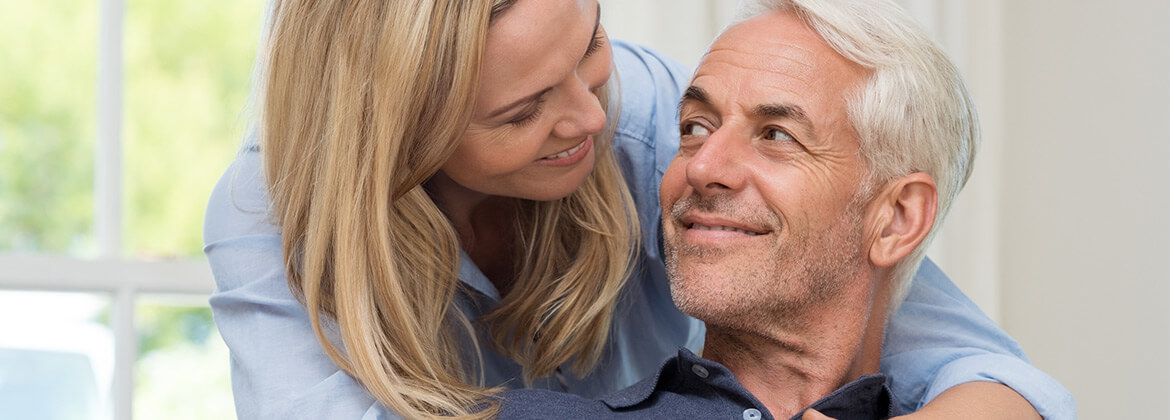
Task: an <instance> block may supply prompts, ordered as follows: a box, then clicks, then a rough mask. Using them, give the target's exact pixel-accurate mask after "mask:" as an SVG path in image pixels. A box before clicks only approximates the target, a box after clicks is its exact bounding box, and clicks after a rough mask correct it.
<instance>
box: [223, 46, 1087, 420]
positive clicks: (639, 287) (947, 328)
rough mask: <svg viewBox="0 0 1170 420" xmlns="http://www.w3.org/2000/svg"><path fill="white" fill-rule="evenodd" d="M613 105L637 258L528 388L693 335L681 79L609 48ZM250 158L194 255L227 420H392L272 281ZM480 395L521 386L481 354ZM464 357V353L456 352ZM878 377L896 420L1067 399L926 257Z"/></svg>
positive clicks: (491, 300)
mask: <svg viewBox="0 0 1170 420" xmlns="http://www.w3.org/2000/svg"><path fill="white" fill-rule="evenodd" d="M613 49H614V62H615V66H616V67H617V76H618V78H619V82H620V83H621V99H620V102H621V107H620V118H619V122H618V127H617V133H616V135H615V139H614V148H615V150H616V153H617V156H618V161H619V164H620V165H621V167H622V170H623V172H624V174H625V176H626V181H627V182H628V183H629V186H630V191H631V193H632V194H633V197H634V200H635V203H636V205H637V208H638V215H639V217H640V221H641V224H642V227H643V232H642V235H643V244H644V249H643V252H642V253H641V256H640V260H639V261H638V265H637V267H636V270H635V271H634V276H633V277H632V278H631V279H630V281H629V282H628V286H627V290H626V291H625V293H624V295H623V297H622V299H621V300H620V301H619V304H618V307H617V308H616V315H615V317H614V319H615V323H614V326H613V333H612V335H611V338H612V339H611V341H610V343H609V344H608V348H607V351H606V352H605V355H604V356H603V358H602V360H601V361H600V363H599V365H598V366H597V368H596V369H595V370H594V371H593V372H592V373H591V374H589V375H587V376H586V377H584V378H578V377H575V376H573V375H571V374H568V373H567V372H569V370H568V369H563V371H564V372H565V373H563V374H561V375H557V376H555V377H549V378H542V379H540V380H537V381H536V383H535V384H533V387H535V388H541V389H550V390H555V391H566V392H570V393H574V394H577V395H581V396H584V397H588V398H595V397H598V396H602V395H606V394H609V393H612V392H614V391H617V390H619V389H622V388H624V387H627V386H630V385H632V384H634V383H637V382H638V381H640V380H642V379H643V378H646V377H649V376H650V375H653V374H654V373H655V372H656V371H657V369H658V368H659V367H660V366H661V364H662V363H663V361H664V360H667V359H668V358H670V357H672V356H673V355H674V354H675V353H676V350H677V349H678V348H679V347H686V348H690V349H693V350H698V349H700V348H701V346H702V340H703V334H704V331H705V330H704V327H703V325H702V323H701V322H698V321H696V320H694V319H691V318H690V317H687V316H686V315H683V314H682V313H680V312H679V311H678V309H676V308H675V307H674V304H673V302H672V300H671V298H670V289H669V284H668V282H667V280H666V271H665V265H664V263H663V257H662V252H661V240H660V237H659V236H660V233H659V232H660V230H659V227H660V224H661V222H660V220H659V218H660V215H661V211H660V209H659V205H658V184H659V182H660V181H661V180H662V174H663V173H664V172H665V171H666V167H667V166H668V165H669V164H670V161H671V159H672V158H673V156H674V154H675V151H676V150H677V147H678V128H677V124H678V118H677V104H678V100H679V98H680V97H681V94H682V91H683V89H684V88H685V86H686V84H687V83H688V81H689V77H690V74H691V73H690V71H689V70H687V69H685V68H684V67H682V66H681V65H679V64H678V63H677V62H675V61H673V60H671V59H669V58H667V57H665V56H663V55H661V54H659V53H656V52H653V51H650V50H647V49H645V48H642V47H639V46H635V45H631V44H626V43H622V42H620V41H615V42H614V47H613ZM268 206H269V201H268V198H267V195H266V192H265V186H264V181H263V174H262V165H261V154H260V153H259V150H258V149H257V148H256V147H255V146H254V144H253V143H252V142H250V143H249V144H247V145H245V147H244V148H243V149H242V151H241V153H240V154H239V156H237V158H236V160H235V161H234V162H233V163H232V165H231V167H229V168H228V170H227V172H226V173H225V174H224V175H223V177H222V178H221V179H220V181H219V183H218V184H217V185H216V187H215V190H214V191H213V193H212V196H211V198H210V201H209V203H208V207H207V214H206V217H205V226H204V243H205V247H204V252H205V253H206V254H207V258H208V261H209V262H210V264H211V269H212V273H213V275H214V276H215V281H216V290H215V292H214V293H213V294H212V296H211V299H210V303H211V308H212V311H213V313H214V315H215V320H216V324H217V326H218V327H219V330H220V334H221V335H222V336H223V339H224V341H225V342H226V343H227V345H228V348H229V349H230V350H231V356H232V357H231V365H232V389H233V393H234V396H235V402H236V411H237V413H238V415H239V417H240V418H244V419H255V418H263V419H268V418H281V419H289V418H305V419H320V418H331V419H343V418H354V419H357V418H362V419H375V418H396V417H397V416H395V415H394V414H393V413H392V412H389V411H388V410H387V409H386V408H385V407H383V406H382V405H381V404H378V403H376V402H375V401H374V399H373V397H371V396H370V395H369V394H368V393H367V392H366V391H365V390H364V389H363V388H362V387H361V386H360V385H359V384H358V383H357V382H356V381H355V380H354V379H353V378H352V377H350V376H349V375H347V374H346V373H345V372H343V371H341V369H339V368H338V367H337V366H336V365H335V364H334V363H333V362H332V361H331V360H330V359H329V357H328V356H326V355H325V353H324V352H323V350H322V348H321V346H320V345H319V344H318V342H317V339H316V337H315V335H314V334H313V331H312V327H311V326H310V324H309V318H308V313H307V312H306V310H305V308H304V307H303V306H302V305H301V304H300V303H299V302H297V301H296V299H295V298H293V296H292V294H291V292H290V291H289V289H288V285H287V281H286V278H285V274H284V264H283V259H282V257H281V249H280V243H281V241H280V229H279V228H278V227H276V226H275V225H273V223H272V221H271V218H270V217H269V213H268ZM459 268H460V274H459V278H460V280H461V281H462V282H463V283H465V284H466V285H467V286H469V289H470V290H471V291H470V292H468V293H466V294H463V295H461V296H459V298H458V299H459V300H458V304H459V308H460V309H461V310H462V311H464V313H466V314H467V315H468V316H469V317H470V318H472V319H474V318H475V317H476V316H477V315H479V314H480V313H481V311H488V310H490V309H491V308H492V307H494V305H496V304H497V303H498V301H499V293H498V291H497V290H496V289H495V287H494V286H493V285H492V283H491V282H490V281H488V280H487V278H486V277H485V276H484V275H483V274H482V273H481V272H480V271H479V269H478V268H477V267H476V266H475V265H474V264H473V263H472V262H471V261H470V260H469V259H468V258H467V256H466V255H463V256H462V257H461V260H460V267H459ZM481 350H482V351H483V355H484V356H483V357H484V366H483V369H484V375H485V383H486V384H487V385H502V386H505V387H511V388H516V387H520V386H521V381H520V380H519V379H518V378H519V377H520V368H519V366H517V365H516V364H515V363H514V362H513V361H511V360H509V359H508V358H506V357H503V356H502V355H499V354H498V353H495V352H493V351H491V350H490V349H486V348H484V349H481ZM467 354H468V357H469V358H473V357H474V354H475V351H474V349H467ZM882 371H883V372H887V373H889V374H890V375H891V379H890V383H891V386H892V388H893V391H894V394H895V395H899V396H900V397H901V398H902V402H903V403H904V406H902V407H901V409H902V410H903V411H910V410H914V409H917V408H918V407H920V406H921V405H923V404H925V402H926V401H929V400H930V399H932V398H934V397H935V396H937V395H938V394H939V393H941V392H942V391H944V390H946V389H947V388H949V387H950V386H953V385H955V384H958V383H963V382H968V381H977V380H990V381H999V382H1004V383H1007V384H1008V385H1010V386H1011V387H1012V388H1014V389H1015V390H1017V391H1018V392H1020V393H1021V394H1023V395H1024V397H1026V398H1027V399H1028V400H1029V401H1030V402H1032V404H1033V405H1034V406H1036V407H1037V408H1038V409H1039V410H1040V413H1041V414H1043V415H1044V416H1045V417H1046V418H1073V417H1075V413H1074V411H1073V405H1072V397H1071V396H1070V395H1069V394H1068V392H1067V391H1066V390H1065V389H1064V388H1063V387H1061V386H1060V384H1058V383H1056V382H1055V381H1054V380H1052V379H1051V378H1050V377H1048V376H1047V375H1045V374H1044V373H1043V372H1040V371H1039V370H1037V369H1036V368H1034V367H1032V366H1031V365H1030V364H1029V363H1028V361H1027V359H1026V358H1025V356H1024V354H1023V352H1022V351H1021V350H1020V348H1019V346H1018V345H1017V344H1016V342H1015V341H1014V340H1012V339H1011V337H1009V336H1007V334H1005V333H1004V332H1003V331H1002V330H1001V329H999V327H998V326H996V325H995V324H994V323H993V322H992V321H991V320H990V319H989V318H987V317H986V316H985V315H984V314H983V313H982V312H980V311H979V309H978V308H977V307H976V306H975V305H974V304H973V303H971V301H970V300H969V299H967V297H966V296H964V295H963V294H962V292H960V291H959V290H958V289H957V288H956V287H955V286H954V285H953V284H952V283H951V282H950V280H949V279H947V277H946V275H944V274H943V273H942V272H941V271H939V270H938V269H937V267H935V266H934V265H933V264H932V263H930V262H929V261H927V262H925V263H924V264H923V268H922V269H921V270H919V273H918V275H917V276H916V277H915V280H914V285H913V286H912V287H911V291H910V295H909V297H908V299H907V301H906V302H905V303H904V304H903V305H902V308H901V310H900V311H899V312H898V313H897V314H896V315H895V316H894V317H893V319H892V320H891V321H890V326H889V327H887V339H886V347H885V350H884V352H883V360H882Z"/></svg>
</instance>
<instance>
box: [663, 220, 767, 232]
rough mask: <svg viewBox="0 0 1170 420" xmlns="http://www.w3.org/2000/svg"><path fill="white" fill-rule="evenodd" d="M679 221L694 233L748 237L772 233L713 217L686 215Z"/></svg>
mask: <svg viewBox="0 0 1170 420" xmlns="http://www.w3.org/2000/svg"><path fill="white" fill-rule="evenodd" d="M679 221H680V222H681V223H682V225H683V226H684V227H686V228H687V229H689V230H694V231H706V232H732V233H739V234H743V235H748V236H760V235H766V234H768V233H769V232H770V231H769V230H767V229H763V228H760V227H755V226H750V225H748V224H745V223H740V222H736V221H732V220H725V219H722V218H718V217H712V216H696V215H684V216H683V217H682V218H681V219H680V220H679Z"/></svg>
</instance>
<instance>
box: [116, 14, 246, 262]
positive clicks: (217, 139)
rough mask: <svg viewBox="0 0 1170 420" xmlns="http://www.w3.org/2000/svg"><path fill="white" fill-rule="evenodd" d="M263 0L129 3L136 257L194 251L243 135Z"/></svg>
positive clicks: (131, 231) (130, 183) (128, 153)
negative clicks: (208, 208)
mask: <svg viewBox="0 0 1170 420" xmlns="http://www.w3.org/2000/svg"><path fill="white" fill-rule="evenodd" d="M262 12H263V1H262V0H250V1H227V0H222V1H195V0H185V1H157V0H130V1H128V2H127V15H126V34H125V40H126V45H125V60H126V97H125V98H126V99H125V100H126V125H125V162H126V167H125V174H124V175H125V181H126V186H127V187H126V197H125V201H124V203H125V209H126V213H125V217H126V221H127V222H126V226H127V229H126V246H127V248H128V249H127V251H129V252H130V253H131V254H132V255H135V256H196V255H200V254H201V249H202V243H203V240H202V226H203V211H204V208H205V206H206V203H207V197H208V195H210V193H211V189H212V187H213V186H214V185H215V181H216V180H217V179H218V178H219V176H220V174H221V173H222V172H223V170H224V169H225V168H226V167H227V165H228V163H229V162H230V161H231V158H232V157H233V156H234V154H235V153H234V152H235V150H236V148H237V147H238V146H239V144H240V138H241V137H240V136H241V131H242V130H241V127H242V125H243V121H241V118H240V115H242V114H241V111H242V110H243V107H244V104H245V101H246V99H247V95H248V89H249V78H250V75H251V66H252V62H253V59H254V57H255V54H256V45H257V42H258V39H259V38H260V29H261V14H262Z"/></svg>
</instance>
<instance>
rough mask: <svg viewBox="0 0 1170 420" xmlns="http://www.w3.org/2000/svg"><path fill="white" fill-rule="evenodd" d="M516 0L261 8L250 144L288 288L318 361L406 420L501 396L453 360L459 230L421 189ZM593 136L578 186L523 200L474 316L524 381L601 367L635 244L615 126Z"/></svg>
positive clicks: (463, 412)
mask: <svg viewBox="0 0 1170 420" xmlns="http://www.w3.org/2000/svg"><path fill="white" fill-rule="evenodd" d="M514 1H515V0H494V1H491V2H487V1H479V0H464V1H436V0H403V1H396V2H392V3H391V2H384V1H360V0H358V1H329V0H324V1H314V2H306V1H295V0H276V2H275V5H274V6H273V9H272V11H271V13H272V15H271V21H270V22H271V32H270V33H269V34H268V35H267V38H266V39H267V42H266V47H265V56H263V57H262V58H263V60H264V62H263V63H264V64H263V65H262V66H261V71H262V72H263V74H262V75H261V78H262V80H264V81H265V85H264V91H263V93H262V95H261V96H262V99H260V101H261V113H260V120H261V123H260V137H261V138H262V142H263V143H262V145H261V148H262V150H263V153H264V161H265V171H266V175H267V180H268V186H269V193H270V194H271V197H272V203H273V214H274V217H275V218H276V222H277V223H278V224H279V226H280V227H281V229H282V235H283V243H282V248H283V250H284V254H285V271H286V272H287V274H288V281H289V286H290V288H291V289H292V290H293V291H294V294H295V295H297V297H298V298H299V299H301V301H302V302H303V303H304V304H305V306H306V307H307V309H308V312H309V315H310V320H311V322H312V324H313V329H314V331H315V332H316V334H317V337H318V340H319V341H320V342H321V344H322V346H323V347H324V349H325V351H326V352H327V353H328V354H329V356H330V357H331V358H332V359H333V360H334V361H335V362H336V363H337V365H338V366H339V367H341V368H342V369H343V370H345V371H346V372H347V373H349V374H350V375H351V376H353V377H354V378H356V379H357V380H358V381H359V382H360V383H361V384H362V385H363V386H364V387H365V388H366V389H367V390H368V391H369V392H370V394H372V395H373V396H374V397H375V398H376V399H377V400H378V401H379V402H381V403H382V404H384V405H385V406H387V407H388V408H390V409H391V410H393V411H395V412H396V413H398V414H399V415H401V416H403V417H406V418H428V417H444V416H454V417H462V416H469V417H477V418H482V417H488V416H491V415H492V414H494V406H493V405H492V404H491V402H490V400H488V399H485V398H486V397H487V396H489V395H491V393H493V392H495V391H496V390H494V389H486V390H485V389H482V388H481V385H482V378H477V376H476V375H475V374H474V372H476V371H477V370H476V369H475V367H476V366H474V364H468V363H465V362H466V361H467V360H472V361H475V360H477V358H476V357H475V356H473V355H468V354H465V351H464V350H463V349H464V348H466V347H470V348H474V349H479V343H478V340H476V333H475V332H474V329H473V328H472V325H471V322H472V321H471V320H468V319H466V317H464V316H463V314H462V313H461V312H460V311H459V309H458V308H457V307H455V305H454V300H455V297H456V293H457V288H458V287H459V284H460V282H459V279H458V264H459V241H458V239H457V236H456V234H455V230H454V228H453V227H452V225H451V223H450V221H449V220H448V219H447V218H446V217H445V216H444V215H443V213H442V211H440V209H439V208H438V207H437V206H436V204H435V202H434V201H433V200H432V199H431V197H430V196H429V195H428V194H427V192H426V191H425V190H424V188H423V187H422V184H423V183H424V182H425V181H426V180H427V179H429V178H430V177H431V176H432V175H434V174H435V173H436V172H437V171H438V170H439V168H440V166H441V165H443V163H444V162H446V161H447V159H448V158H449V157H450V156H451V154H452V152H453V150H454V148H455V147H456V145H457V144H458V142H459V140H460V139H461V137H462V136H463V134H464V131H465V129H466V127H467V125H468V122H469V120H470V115H471V113H472V109H473V107H474V105H475V103H474V102H475V92H477V91H478V83H479V69H480V62H481V59H482V53H483V49H484V42H485V41H484V40H485V38H486V34H487V30H488V26H489V24H490V22H491V19H492V17H494V16H495V15H497V14H499V13H501V12H503V11H504V10H505V9H507V8H508V7H509V6H511V4H512V3H514ZM603 90H605V89H603ZM601 96H602V98H601V101H602V103H603V104H605V103H606V96H605V95H601ZM596 141H597V147H596V149H595V150H596V151H597V164H596V166H595V168H594V170H593V172H592V173H591V175H590V176H589V177H588V178H587V180H586V181H585V183H584V185H582V186H581V187H580V188H578V189H577V191H575V192H574V193H573V194H571V195H570V196H568V197H566V198H563V199H561V200H557V201H552V202H531V201H523V200H518V201H519V205H518V207H519V208H520V209H521V210H520V211H519V212H518V213H517V215H516V220H517V226H519V228H518V232H517V233H518V234H517V236H518V237H519V238H521V244H520V246H518V247H517V248H518V249H519V251H518V252H519V254H520V255H517V258H518V260H517V261H519V262H520V264H519V265H518V268H519V269H518V270H517V271H518V273H519V276H518V278H517V279H516V280H515V286H514V288H513V290H512V291H511V292H510V293H509V294H507V295H506V296H504V298H503V300H502V302H501V303H500V305H499V307H498V308H496V309H495V310H493V311H492V312H491V313H489V314H488V315H487V316H485V317H484V318H483V319H482V320H478V322H484V323H487V325H488V327H489V330H490V331H491V336H492V337H493V342H494V343H496V345H498V346H499V347H500V350H501V352H502V353H503V354H505V355H507V356H509V357H512V358H513V359H515V360H516V361H517V362H518V363H520V364H521V365H522V366H523V367H524V375H525V379H526V380H531V379H532V378H535V377H540V376H546V375H548V374H550V373H552V372H553V371H555V370H556V369H557V367H558V366H560V365H561V364H564V363H566V362H569V361H572V362H573V367H574V368H575V370H576V371H577V372H579V373H582V374H583V373H585V372H587V371H588V370H590V369H591V368H592V367H593V366H594V365H595V364H596V362H597V360H598V358H599V357H600V355H601V353H602V350H603V348H604V345H605V343H606V341H607V340H608V337H609V331H610V323H611V319H612V316H613V308H614V306H615V302H616V300H617V298H618V295H619V293H620V290H621V289H622V286H623V285H624V284H625V280H626V278H627V277H628V276H629V274H630V270H631V266H632V263H633V257H634V253H635V252H636V250H637V249H638V244H637V238H638V234H637V232H638V231H639V227H638V224H637V217H636V213H635V210H634V207H633V205H632V199H631V198H630V194H629V191H628V190H627V188H626V185H625V182H624V181H623V180H622V177H621V173H620V170H619V169H618V166H617V161H616V158H615V157H614V155H613V152H612V150H611V147H610V142H611V141H612V132H611V131H609V132H607V133H606V134H603V135H599V136H597V138H596ZM334 334H336V335H337V336H339V337H340V339H339V341H340V343H335V342H334V341H333V340H332V339H330V337H331V336H333V335H334ZM464 340H467V341H469V343H468V342H465V341H464ZM467 344H470V346H466V345H467Z"/></svg>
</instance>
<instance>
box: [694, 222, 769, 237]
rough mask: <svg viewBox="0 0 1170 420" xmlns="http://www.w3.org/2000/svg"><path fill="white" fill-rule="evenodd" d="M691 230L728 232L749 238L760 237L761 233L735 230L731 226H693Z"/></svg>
mask: <svg viewBox="0 0 1170 420" xmlns="http://www.w3.org/2000/svg"><path fill="white" fill-rule="evenodd" d="M691 229H694V230H724V231H728V232H736V233H742V234H744V235H748V236H759V235H760V234H759V233H756V232H748V231H746V230H743V229H739V228H733V227H730V226H702V225H691Z"/></svg>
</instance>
